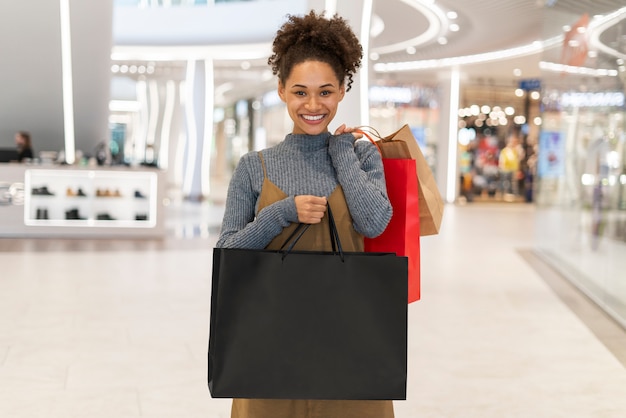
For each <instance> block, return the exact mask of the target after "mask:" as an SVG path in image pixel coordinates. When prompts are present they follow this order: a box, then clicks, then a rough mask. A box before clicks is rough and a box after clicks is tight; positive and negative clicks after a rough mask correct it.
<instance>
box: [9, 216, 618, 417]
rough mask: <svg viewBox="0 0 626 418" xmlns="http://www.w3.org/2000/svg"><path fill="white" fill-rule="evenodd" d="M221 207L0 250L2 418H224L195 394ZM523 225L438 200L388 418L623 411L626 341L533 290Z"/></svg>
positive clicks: (225, 405) (527, 222)
mask: <svg viewBox="0 0 626 418" xmlns="http://www.w3.org/2000/svg"><path fill="white" fill-rule="evenodd" d="M221 213H222V212H221V209H220V208H219V207H212V206H210V205H199V204H198V205H180V206H176V207H170V208H168V215H169V216H168V236H167V237H166V238H164V239H163V240H154V241H153V240H146V241H123V240H81V241H78V240H0V416H2V417H11V418H21V417H33V418H35V417H46V418H74V417H75V418H86V417H88V418H100V417H103V418H104V417H106V418H112V417H115V418H130V417H153V418H157V417H158V418H166V417H167V418H182V417H184V418H200V417H202V418H207V417H213V418H216V417H222V418H227V417H229V409H230V408H229V407H230V402H229V400H223V399H222V400H219V399H211V398H210V396H209V394H208V390H207V385H206V362H207V360H206V348H207V347H206V345H207V339H208V321H209V316H208V312H209V296H210V274H211V253H212V246H213V245H214V243H215V240H216V238H217V232H218V230H219V224H220V221H221ZM536 216H537V212H536V211H535V210H534V208H533V206H532V205H524V204H510V205H484V204H474V205H466V206H451V205H449V206H447V207H446V213H445V218H444V223H443V226H442V230H441V234H440V235H438V236H432V237H425V238H423V239H422V280H423V285H422V300H421V301H419V302H416V303H413V304H411V305H410V307H409V351H408V352H409V358H408V360H409V376H408V399H407V400H406V401H402V402H396V403H395V409H396V416H397V417H399V418H403V417H406V418H413V417H433V418H435V417H436V418H439V417H444V418H450V417H459V418H467V417H480V418H490V417H493V418H502V417H520V418H526V417H533V418H535V417H546V418H555V417H568V418H572V417H574V418H578V417H580V418H587V417H588V418H596V417H602V418H623V417H625V416H626V368H625V367H624V364H623V363H622V362H621V361H620V359H622V361H623V359H624V358H626V344H622V345H621V347H620V343H618V341H623V340H619V338H621V337H622V336H620V335H619V334H618V333H617V332H616V331H615V330H612V331H611V332H615V340H614V341H615V342H616V344H615V347H611V349H609V348H607V346H608V343H607V338H603V337H601V334H602V330H608V329H610V322H607V321H608V320H607V319H606V318H602V317H601V316H600V315H593V314H591V313H590V312H592V311H589V310H586V308H585V306H588V305H585V303H587V301H585V300H584V298H581V299H577V297H578V298H579V297H580V294H578V293H576V292H575V291H574V290H572V288H571V286H565V285H561V286H557V285H555V283H561V284H562V283H563V282H562V281H561V282H559V278H558V277H555V276H554V275H553V276H551V281H547V280H544V279H545V276H546V275H547V274H548V273H547V270H542V269H544V268H545V265H544V266H543V267H542V266H541V265H539V264H537V262H538V261H537V259H534V260H531V258H532V249H533V246H534V244H535V242H534V227H535V225H536V219H535V218H536ZM576 305H578V306H577V309H574V308H576ZM573 309H574V310H573ZM585 312H586V313H585ZM613 325H614V324H613ZM607 332H608V331H607Z"/></svg>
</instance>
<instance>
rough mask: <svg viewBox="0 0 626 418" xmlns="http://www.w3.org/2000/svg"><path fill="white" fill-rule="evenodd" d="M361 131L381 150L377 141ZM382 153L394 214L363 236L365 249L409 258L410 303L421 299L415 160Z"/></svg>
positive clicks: (417, 192)
mask: <svg viewBox="0 0 626 418" xmlns="http://www.w3.org/2000/svg"><path fill="white" fill-rule="evenodd" d="M364 134H365V135H366V136H367V137H368V138H369V139H370V141H372V142H373V143H374V145H376V146H377V147H378V148H379V150H381V148H380V147H379V146H378V144H377V141H373V140H372V139H371V138H370V137H369V135H367V134H366V133H364ZM381 154H382V155H383V167H384V171H385V181H386V184H387V195H388V196H389V200H390V202H391V206H392V207H393V216H392V218H391V221H389V225H387V228H386V229H385V231H384V232H383V233H382V234H381V235H379V236H377V237H376V238H365V251H366V252H394V253H396V255H398V256H405V257H408V259H409V283H408V287H409V292H408V293H409V300H408V303H411V302H415V301H417V300H419V299H420V213H419V190H418V179H417V174H416V167H415V164H416V162H415V160H414V159H411V158H386V157H385V153H384V152H383V151H381Z"/></svg>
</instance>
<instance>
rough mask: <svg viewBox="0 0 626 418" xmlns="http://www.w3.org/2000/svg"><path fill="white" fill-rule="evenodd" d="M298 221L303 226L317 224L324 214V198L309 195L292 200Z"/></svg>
mask: <svg viewBox="0 0 626 418" xmlns="http://www.w3.org/2000/svg"><path fill="white" fill-rule="evenodd" d="M294 201H295V203H296V211H297V212H298V221H299V222H301V223H304V224H318V223H320V222H321V221H322V218H323V217H324V212H326V203H327V202H326V198H325V197H319V196H311V195H300V196H296V197H295V198H294Z"/></svg>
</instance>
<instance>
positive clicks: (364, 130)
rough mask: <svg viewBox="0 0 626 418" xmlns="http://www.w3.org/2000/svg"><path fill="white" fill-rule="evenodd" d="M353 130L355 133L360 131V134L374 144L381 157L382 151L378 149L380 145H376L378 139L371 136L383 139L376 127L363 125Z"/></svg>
mask: <svg viewBox="0 0 626 418" xmlns="http://www.w3.org/2000/svg"><path fill="white" fill-rule="evenodd" d="M354 131H355V132H357V133H360V134H361V135H363V136H364V137H366V138H367V139H369V141H370V142H371V143H372V144H374V146H375V147H376V149H377V150H378V153H379V154H380V155H381V157H382V155H383V153H382V151H381V150H380V145H378V141H376V140H375V139H374V138H372V136H375V137H376V138H378V139H383V137H382V135H381V134H380V133H379V132H378V131H377V130H376V129H374V128H372V127H371V126H367V125H364V126H358V127H357V128H356V129H355V130H354Z"/></svg>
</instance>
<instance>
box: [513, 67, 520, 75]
mask: <svg viewBox="0 0 626 418" xmlns="http://www.w3.org/2000/svg"><path fill="white" fill-rule="evenodd" d="M513 75H514V76H515V77H519V76H521V75H522V70H520V69H519V68H516V69H514V70H513Z"/></svg>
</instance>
